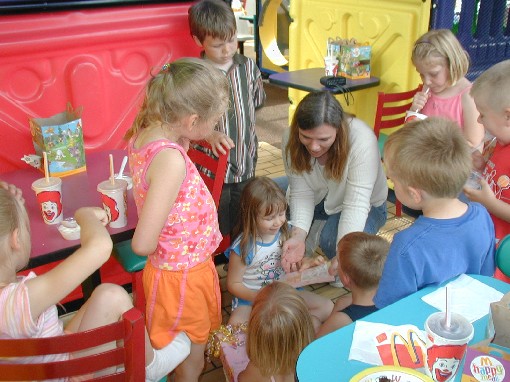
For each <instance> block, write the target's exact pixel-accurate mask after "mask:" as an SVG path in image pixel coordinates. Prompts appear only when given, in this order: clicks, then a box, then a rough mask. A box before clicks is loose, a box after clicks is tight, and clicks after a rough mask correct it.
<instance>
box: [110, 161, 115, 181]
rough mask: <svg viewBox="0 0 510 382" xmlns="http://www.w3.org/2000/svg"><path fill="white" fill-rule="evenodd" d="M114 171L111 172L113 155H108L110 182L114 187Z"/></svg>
mask: <svg viewBox="0 0 510 382" xmlns="http://www.w3.org/2000/svg"><path fill="white" fill-rule="evenodd" d="M114 175H115V174H114V171H113V155H112V154H110V182H111V183H112V185H115V178H114Z"/></svg>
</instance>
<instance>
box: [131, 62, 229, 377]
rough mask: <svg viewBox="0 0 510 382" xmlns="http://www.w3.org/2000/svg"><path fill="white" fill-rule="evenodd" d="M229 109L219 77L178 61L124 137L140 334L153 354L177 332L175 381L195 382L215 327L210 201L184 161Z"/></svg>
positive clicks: (217, 306)
mask: <svg viewBox="0 0 510 382" xmlns="http://www.w3.org/2000/svg"><path fill="white" fill-rule="evenodd" d="M227 104H228V82H227V79H226V77H225V76H224V75H223V74H222V73H221V72H220V71H219V70H218V69H216V68H214V67H213V66H212V65H211V64H209V63H208V62H206V61H204V60H199V59H193V58H185V59H180V60H177V61H175V62H173V63H171V64H166V65H165V66H164V67H163V69H162V70H161V71H160V72H159V73H158V74H157V75H155V76H153V77H152V78H151V79H150V80H149V83H148V85H147V92H146V97H145V100H144V103H143V105H142V107H141V109H140V112H139V114H138V116H137V117H136V120H135V122H134V123H133V127H132V128H131V129H130V130H129V131H128V132H127V134H126V139H128V140H129V144H128V150H129V165H130V167H131V173H132V174H133V191H134V197H135V201H136V205H137V209H138V217H139V220H138V224H137V227H136V230H135V233H134V235H133V240H132V243H131V245H132V248H133V251H134V252H135V253H137V254H138V255H140V256H148V261H147V264H146V266H145V268H144V271H143V286H144V292H145V297H146V301H147V305H146V319H147V329H148V331H149V335H150V339H151V342H152V345H153V346H154V347H155V348H162V347H165V346H167V344H168V343H170V342H171V341H172V340H173V339H174V338H175V337H176V336H177V335H178V334H179V333H180V332H184V333H186V334H187V335H188V337H189V338H190V340H191V343H192V344H191V353H190V355H189V356H188V358H186V360H185V361H184V362H183V363H182V364H181V365H179V366H178V367H177V368H176V375H175V380H176V381H179V382H180V381H198V378H199V376H200V373H201V371H202V369H203V365H204V350H205V345H206V342H207V339H208V336H209V332H210V331H211V330H214V329H216V328H217V327H219V325H220V324H221V303H220V296H221V295H220V289H219V280H218V274H217V273H216V268H215V267H214V263H213V261H212V257H211V254H212V253H213V252H214V250H215V249H216V248H217V246H218V244H219V243H220V241H221V238H222V237H221V234H220V233H219V228H218V216H217V212H216V207H215V205H214V202H213V200H212V197H211V195H210V193H209V191H208V190H207V187H206V186H205V184H204V183H203V181H202V179H201V177H200V175H199V174H198V171H197V169H196V168H195V166H194V164H193V163H192V162H191V161H190V159H189V157H188V156H187V154H186V151H187V150H188V147H189V142H190V140H201V139H204V138H206V137H207V136H209V135H210V134H211V133H212V131H213V128H214V125H215V124H216V123H217V121H218V120H219V118H220V117H221V116H222V115H223V113H224V112H225V110H226V108H227Z"/></svg>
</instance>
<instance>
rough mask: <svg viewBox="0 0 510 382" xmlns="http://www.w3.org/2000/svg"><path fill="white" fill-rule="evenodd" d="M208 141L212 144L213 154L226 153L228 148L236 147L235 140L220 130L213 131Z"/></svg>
mask: <svg viewBox="0 0 510 382" xmlns="http://www.w3.org/2000/svg"><path fill="white" fill-rule="evenodd" d="M207 142H209V144H210V145H211V148H212V151H213V154H214V155H216V156H218V153H221V154H226V153H227V151H228V150H230V149H232V148H234V141H233V140H232V139H231V138H230V137H229V136H228V135H226V134H224V133H221V132H219V131H213V132H212V134H211V135H210V136H209V137H208V138H207Z"/></svg>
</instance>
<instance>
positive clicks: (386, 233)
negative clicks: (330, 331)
mask: <svg viewBox="0 0 510 382" xmlns="http://www.w3.org/2000/svg"><path fill="white" fill-rule="evenodd" d="M256 175H258V176H262V175H265V176H269V177H278V176H281V175H285V170H284V168H283V162H282V156H281V151H280V149H278V148H276V147H273V146H271V145H270V144H268V143H265V142H260V144H259V158H258V161H257V172H256ZM413 220H414V218H412V217H409V216H407V215H403V216H402V217H396V216H395V206H394V205H393V204H392V203H388V220H387V222H386V225H385V226H384V227H383V228H382V229H381V230H380V231H379V233H378V234H379V235H381V236H383V237H385V238H386V239H388V240H390V241H391V239H392V238H393V235H394V234H395V232H398V231H401V230H402V229H404V228H406V227H408V226H409V225H410V224H411V223H412V221H413ZM217 269H218V274H219V275H220V286H221V290H222V306H223V322H224V323H226V322H227V321H228V317H229V315H230V304H231V301H232V296H231V295H230V293H229V292H228V291H227V288H226V282H227V279H226V276H227V274H226V272H225V271H224V270H223V266H218V267H217ZM308 288H309V289H310V290H312V291H314V292H316V293H319V294H320V295H322V296H325V297H327V298H329V299H331V300H332V301H336V299H337V298H338V297H340V296H342V295H344V294H346V293H350V292H349V291H348V290H347V289H344V288H334V287H332V286H330V285H329V284H317V285H311V286H309V287H308ZM224 380H225V377H224V374H223V368H222V365H221V362H220V360H219V359H212V362H211V363H209V364H207V365H206V369H205V371H204V373H203V374H202V378H201V379H200V382H220V381H224Z"/></svg>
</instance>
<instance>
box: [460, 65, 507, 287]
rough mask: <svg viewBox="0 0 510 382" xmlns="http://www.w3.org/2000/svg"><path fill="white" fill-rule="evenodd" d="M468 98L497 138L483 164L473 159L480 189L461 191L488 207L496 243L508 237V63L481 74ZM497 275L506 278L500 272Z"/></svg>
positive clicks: (483, 122) (481, 121)
mask: <svg viewBox="0 0 510 382" xmlns="http://www.w3.org/2000/svg"><path fill="white" fill-rule="evenodd" d="M471 95H472V96H473V98H474V100H475V104H476V108H477V109H478V111H479V112H480V117H479V118H478V120H479V122H480V123H482V124H483V126H484V127H485V130H486V131H487V132H489V133H490V134H492V135H493V136H495V137H496V147H495V148H494V152H493V153H492V156H490V158H489V159H488V160H487V162H486V163H485V161H484V160H483V158H481V156H480V155H478V158H476V159H477V160H478V163H479V168H478V170H480V171H483V178H484V179H482V181H481V185H482V189H481V190H472V189H467V188H466V189H465V190H464V192H465V194H466V195H467V196H468V198H469V199H470V200H472V201H476V202H479V203H481V204H483V205H484V206H485V208H487V210H488V211H489V213H490V215H491V218H492V221H493V222H494V229H495V234H496V242H498V241H499V240H501V239H502V238H504V237H505V236H506V235H508V234H510V60H506V61H503V62H500V63H498V64H496V65H494V66H492V67H491V68H490V69H488V70H486V71H485V72H484V73H482V74H481V75H480V76H479V77H478V78H477V79H476V81H475V82H474V84H473V88H472V89H471ZM476 154H478V153H476ZM480 159H482V161H481V163H480ZM497 276H498V278H503V279H505V278H504V276H502V275H501V274H499V271H498V272H497ZM500 276H502V277H500ZM506 281H507V282H509V281H510V279H509V278H506Z"/></svg>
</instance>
